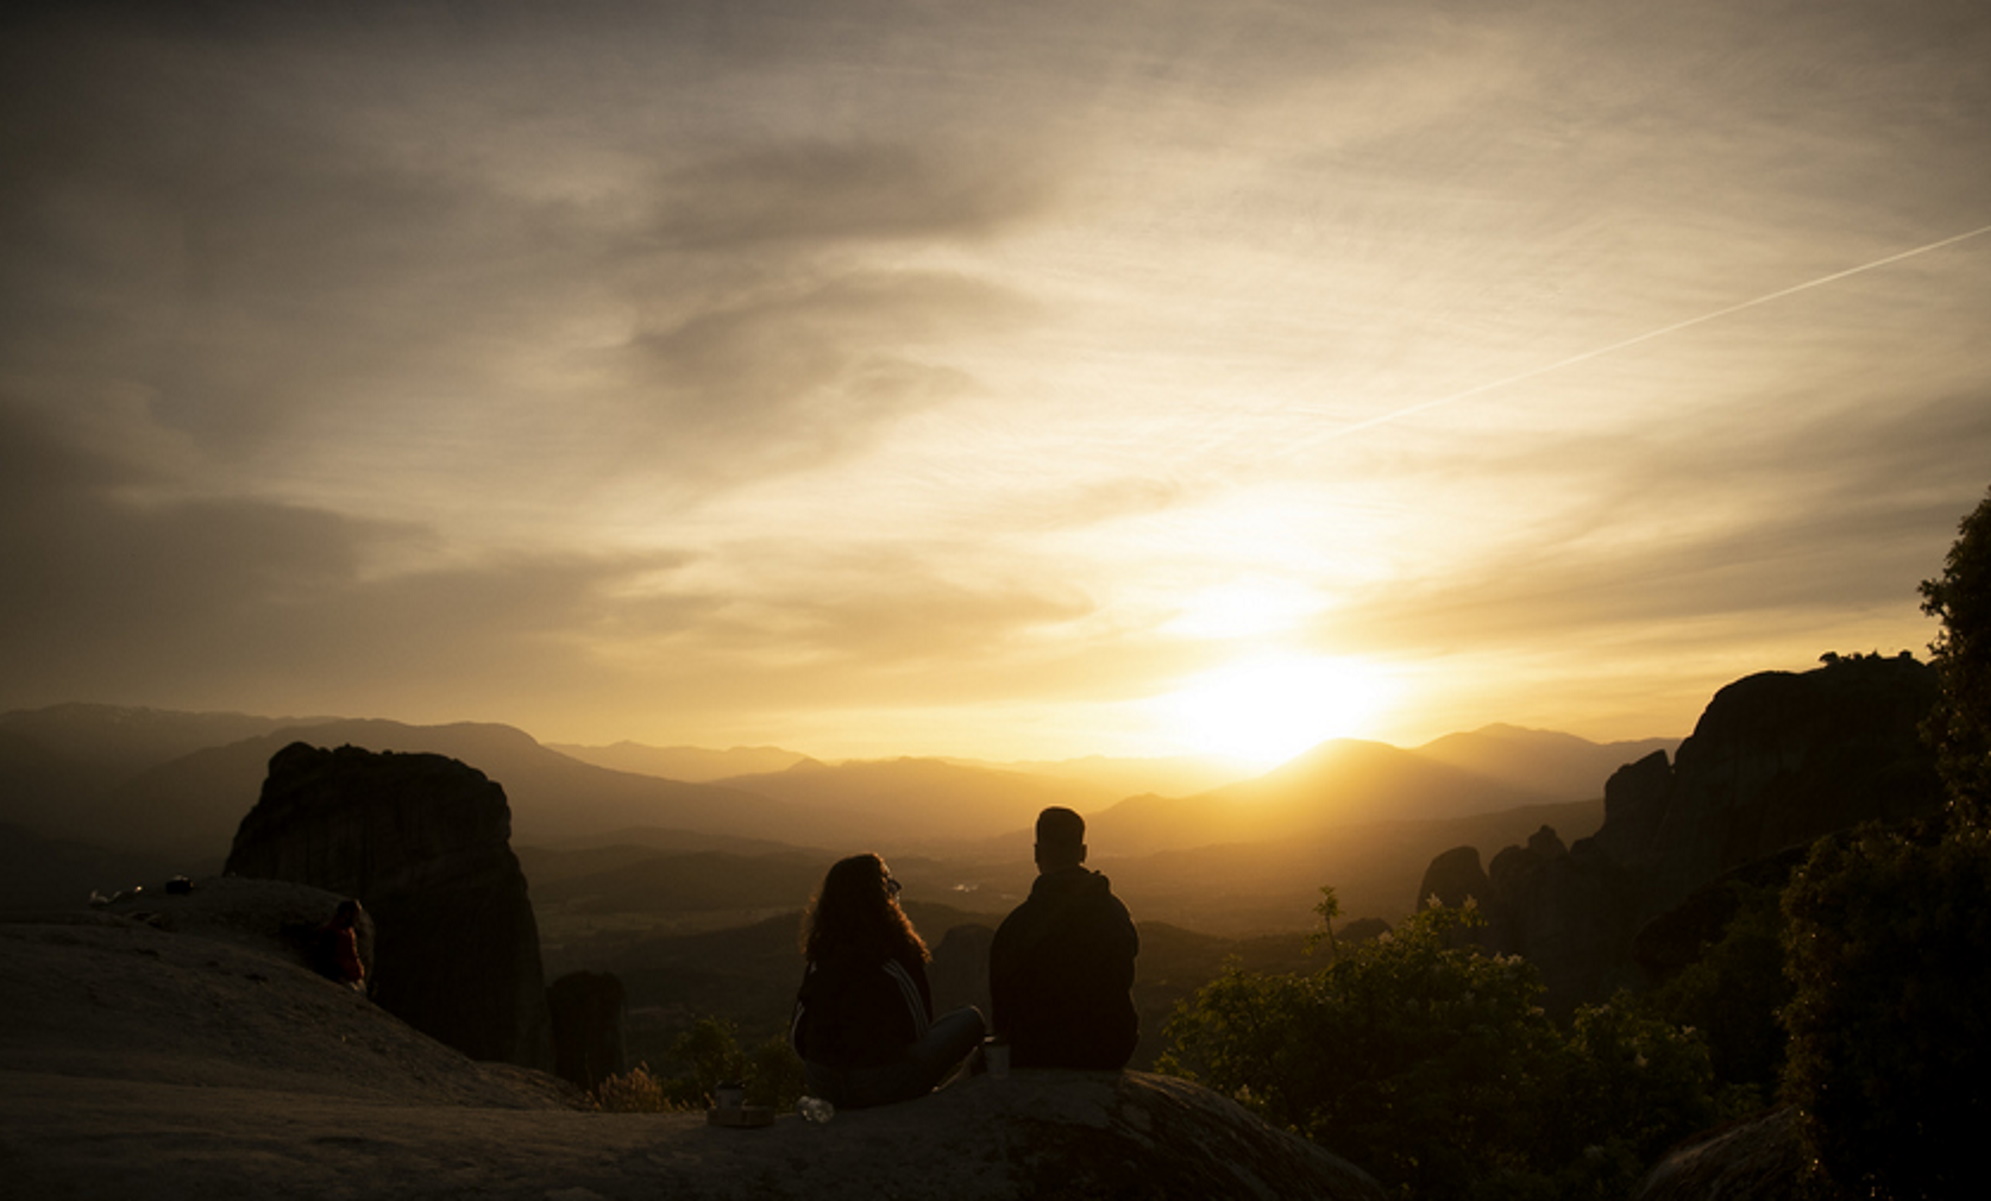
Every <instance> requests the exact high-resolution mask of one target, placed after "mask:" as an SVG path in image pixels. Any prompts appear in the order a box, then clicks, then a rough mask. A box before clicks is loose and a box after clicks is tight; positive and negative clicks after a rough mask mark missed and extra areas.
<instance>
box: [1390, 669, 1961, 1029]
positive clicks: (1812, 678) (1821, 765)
mask: <svg viewBox="0 0 1991 1201" xmlns="http://www.w3.org/2000/svg"><path fill="white" fill-rule="evenodd" d="M1935 698H1936V683H1935V678H1934V672H1933V671H1932V669H1930V668H1929V667H1928V666H1926V665H1924V664H1922V663H1919V662H1917V661H1915V660H1914V659H1912V658H1909V657H1907V656H1901V657H1898V658H1893V659H1883V658H1880V657H1878V656H1855V657H1851V658H1843V659H1842V658H1836V657H1835V658H1833V659H1831V660H1829V661H1828V663H1827V665H1826V666H1824V667H1821V668H1818V669H1816V670H1813V671H1808V672H1803V673H1798V674H1793V673H1789V672H1764V673H1762V674H1759V675H1753V676H1749V677H1747V678H1745V679H1742V680H1738V681H1736V682H1735V683H1733V684H1730V685H1728V686H1727V687H1725V688H1723V689H1722V690H1721V691H1719V692H1717V693H1716V694H1715V696H1714V699H1713V700H1712V701H1710V702H1709V704H1708V707H1707V709H1706V711H1705V712H1704V713H1702V715H1701V719H1700V721H1699V722H1698V723H1697V724H1696V725H1695V727H1694V733H1693V735H1692V736H1691V737H1689V738H1688V739H1687V740H1686V741H1685V742H1683V743H1682V744H1681V746H1680V750H1679V755H1678V758H1677V760H1676V761H1675V762H1673V763H1670V764H1669V763H1668V762H1667V759H1666V754H1665V752H1663V751H1657V752H1654V753H1653V754H1651V755H1648V756H1647V757H1645V758H1643V759H1641V760H1639V761H1638V762H1636V763H1632V764H1628V765H1626V766H1624V767H1621V768H1619V769H1618V771H1617V772H1616V773H1615V774H1613V775H1612V777H1611V779H1610V780H1609V782H1607V783H1606V785H1605V788H1604V825H1603V827H1602V828H1601V829H1599V830H1598V831H1597V833H1596V834H1595V835H1594V836H1593V837H1590V838H1587V839H1582V840H1579V841H1578V842H1577V843H1576V845H1575V846H1573V847H1569V848H1567V849H1565V848H1564V846H1563V844H1562V841H1561V839H1559V838H1558V837H1556V834H1555V832H1554V831H1553V830H1551V829H1549V828H1548V827H1546V826H1544V827H1543V828H1542V829H1541V830H1540V831H1538V832H1537V833H1536V835H1535V836H1534V837H1533V838H1531V839H1529V841H1528V845H1527V846H1526V847H1508V848H1506V849H1505V850H1503V851H1501V852H1500V853H1499V854H1498V855H1496V856H1494V858H1493V862H1492V863H1491V864H1490V865H1489V866H1488V868H1487V870H1486V872H1485V875H1484V883H1482V882H1481V877H1480V876H1479V875H1478V874H1477V873H1478V872H1479V859H1478V855H1477V853H1476V852H1474V851H1473V849H1472V848H1469V847H1461V848H1457V849H1455V850H1452V851H1448V852H1446V853H1445V854H1443V855H1440V856H1439V857H1438V858H1437V859H1435V860H1433V861H1432V864H1431V867H1430V869H1429V870H1428V871H1427V872H1426V874H1425V883H1424V886H1423V889H1422V890H1421V895H1425V896H1428V895H1430V894H1431V893H1433V892H1435V893H1437V895H1438V896H1439V897H1440V898H1441V899H1442V900H1444V901H1445V902H1446V903H1447V904H1455V903H1457V899H1455V897H1457V898H1459V899H1462V898H1463V896H1464V895H1471V896H1474V897H1475V898H1476V899H1477V901H1478V903H1479V905H1480V907H1481V909H1482V910H1483V911H1484V912H1485V913H1486V915H1487V917H1488V919H1489V925H1488V928H1487V932H1486V935H1485V938H1484V940H1483V941H1484V942H1485V944H1486V945H1487V946H1489V947H1490V948H1492V949H1494V950H1497V951H1500V952H1502V953H1518V954H1520V955H1523V956H1525V957H1527V958H1528V959H1529V960H1530V961H1531V962H1533V963H1534V964H1535V965H1536V966H1537V967H1538V968H1540V969H1541V972H1542V978H1543V981H1544V983H1545V984H1547V985H1548V989H1549V993H1548V998H1547V1003H1548V1005H1549V1006H1550V1008H1551V1009H1553V1010H1557V1011H1566V1010H1568V1009H1569V1008H1571V1007H1573V1006H1574V1005H1576V1004H1578V1003H1580V1002H1584V1001H1594V1000H1601V999H1603V998H1604V997H1607V996H1609V995H1610V993H1611V992H1612V991H1613V990H1614V989H1616V988H1617V987H1619V986H1621V985H1628V984H1635V983H1637V982H1639V979H1640V977H1639V973H1638V971H1637V970H1636V968H1635V966H1634V964H1633V958H1632V947H1633V940H1634V938H1635V937H1636V936H1637V934H1638V932H1639V930H1640V928H1641V927H1642V926H1644V925H1645V924H1646V923H1647V922H1649V921H1651V920H1653V919H1654V918H1656V917H1659V916H1660V915H1662V914H1664V913H1666V912H1667V911H1668V910H1669V909H1672V908H1673V907H1674V906H1676V905H1679V904H1681V903H1682V902H1684V901H1686V900H1687V899H1688V898H1689V896H1690V895H1692V894H1694V893H1695V891H1696V890H1697V889H1700V888H1702V887H1703V886H1705V885H1707V884H1708V883H1710V882H1711V881H1713V880H1715V879H1716V878H1718V877H1720V876H1722V875H1723V874H1724V873H1728V872H1732V871H1736V870H1738V869H1742V868H1744V867H1745V865H1749V864H1753V863H1757V862H1759V861H1762V860H1765V859H1770V858H1773V857H1777V856H1779V855H1782V856H1786V857H1788V856H1789V855H1790V854H1791V853H1792V852H1793V849H1794V848H1801V847H1803V846H1804V845H1805V844H1807V843H1809V842H1810V841H1811V840H1813V839H1815V838H1818V837H1819V836H1821V835H1823V834H1827V833H1830V832H1832V831H1834V830H1838V829H1843V828H1845V827H1847V826H1850V825H1853V824H1856V823H1858V822H1860V821H1865V820H1869V819H1876V818H1877V819H1890V820H1891V819H1898V818H1902V817H1907V816H1912V815H1915V814H1919V813H1928V812H1933V811H1934V810H1936V809H1937V808H1939V807H1940V806H1941V804H1942V798H1943V793H1942V786H1941V783H1940V781H1939V780H1938V778H1937V776H1936V773H1935V766H1934V760H1933V758H1932V756H1931V755H1930V753H1929V751H1928V750H1927V748H1925V747H1924V746H1923V745H1922V742H1921V737H1920V732H1919V726H1920V723H1921V721H1922V719H1923V718H1924V717H1925V716H1926V715H1927V714H1928V712H1929V709H1930V707H1931V706H1932V705H1933V704H1934V702H1935ZM1785 870H1787V868H1786V869H1785ZM1475 890H1478V891H1475Z"/></svg>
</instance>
